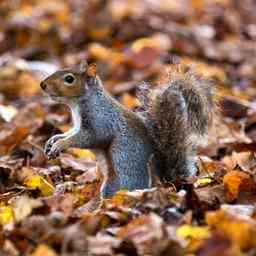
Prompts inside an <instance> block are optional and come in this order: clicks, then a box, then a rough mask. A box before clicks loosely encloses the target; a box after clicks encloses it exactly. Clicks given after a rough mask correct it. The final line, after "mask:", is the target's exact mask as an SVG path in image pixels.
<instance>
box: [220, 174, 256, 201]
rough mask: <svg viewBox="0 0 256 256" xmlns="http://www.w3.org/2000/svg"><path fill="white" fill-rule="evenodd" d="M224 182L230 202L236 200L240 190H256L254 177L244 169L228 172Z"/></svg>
mask: <svg viewBox="0 0 256 256" xmlns="http://www.w3.org/2000/svg"><path fill="white" fill-rule="evenodd" d="M223 184H224V186H225V188H226V190H227V194H226V195H227V200H228V202H233V201H234V200H236V199H237V197H238V195H239V192H240V191H242V190H243V191H249V192H255V188H256V184H255V182H254V181H253V179H252V177H251V176H250V175H249V174H248V173H245V172H242V171H231V172H228V173H227V174H226V175H225V176H224V178H223Z"/></svg>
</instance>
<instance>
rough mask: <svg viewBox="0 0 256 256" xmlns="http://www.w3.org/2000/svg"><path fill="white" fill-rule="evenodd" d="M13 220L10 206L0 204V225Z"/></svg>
mask: <svg viewBox="0 0 256 256" xmlns="http://www.w3.org/2000/svg"><path fill="white" fill-rule="evenodd" d="M13 221H14V213H13V210H12V208H11V207H10V206H6V205H2V206H0V225H2V226H3V225H6V224H9V223H11V222H13Z"/></svg>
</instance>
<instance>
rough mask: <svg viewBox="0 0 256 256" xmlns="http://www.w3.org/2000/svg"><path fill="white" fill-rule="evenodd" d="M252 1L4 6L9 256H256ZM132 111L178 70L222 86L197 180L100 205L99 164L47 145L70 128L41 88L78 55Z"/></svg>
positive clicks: (3, 251) (0, 162)
mask: <svg viewBox="0 0 256 256" xmlns="http://www.w3.org/2000/svg"><path fill="white" fill-rule="evenodd" d="M255 10H256V5H255V1H253V0H244V1H242V0H241V1H235V0H234V1H232V0H206V1H201V0H193V1H188V0H181V1H172V0H159V1H157V0H129V1H119V0H109V1H100V0H88V1H84V0H72V1H71V0H70V1H69V0H66V1H62V0H45V1H39V0H27V1H25V0H21V1H0V24H1V27H0V54H1V56H0V156H1V157H0V255H10V256H16V255H33V256H56V255H200V256H214V255H230V256H233V255H235V256H236V255H256V208H255V202H256V158H255V151H256V104H255V103H256V101H255V99H256V16H255ZM85 58H86V59H87V60H89V61H94V62H96V63H97V64H98V66H99V70H100V75H101V77H102V79H103V80H104V85H105V87H106V88H107V89H108V90H109V91H110V92H111V93H112V94H113V95H114V96H115V97H116V98H117V99H119V100H120V102H122V103H123V104H124V105H125V106H127V107H129V108H132V109H133V108H136V107H137V106H138V101H137V99H136V97H135V96H134V95H135V89H136V84H138V83H140V82H141V81H149V82H151V83H152V84H157V83H159V82H161V81H166V80H167V78H168V76H167V75H166V74H167V70H168V68H169V67H170V65H171V63H172V62H173V60H175V61H176V59H177V58H179V61H180V62H181V63H184V64H186V65H189V66H192V67H193V68H194V70H195V71H196V72H198V73H199V74H203V75H204V76H206V77H209V78H211V79H213V80H214V81H215V84H216V85H217V94H218V97H219V98H220V112H221V116H220V117H219V118H216V120H215V121H214V127H213V129H212V130H211V132H210V136H209V145H208V146H207V147H206V148H202V149H201V150H200V152H199V156H198V169H199V171H198V176H197V177H196V178H195V179H193V180H192V181H190V182H187V183H182V184H170V185H169V186H165V187H163V186H160V187H158V188H153V189H150V190H145V191H131V192H128V191H120V192H118V193H117V194H116V195H115V196H114V197H113V198H112V199H108V200H104V202H103V203H102V205H101V206H100V207H98V209H95V208H96V207H95V206H96V205H97V204H98V201H97V200H98V199H97V198H98V194H99V188H100V184H101V181H102V174H101V172H100V169H99V168H98V167H97V165H96V163H95V156H94V155H93V154H92V153H91V152H90V151H87V150H82V149H69V150H68V151H67V152H65V153H63V154H61V156H60V157H58V158H57V159H56V160H52V161H48V160H47V159H46V158H45V156H44V154H43V152H42V148H43V145H44V143H45V141H46V140H47V139H48V138H49V137H50V136H51V135H53V134H55V133H60V132H63V131H66V130H67V129H69V128H70V116H69V113H68V111H67V109H66V108H65V107H63V106H59V105H57V104H55V103H53V102H51V101H50V100H49V99H48V98H47V97H45V96H44V95H43V94H42V92H41V90H40V87H39V82H40V79H41V78H42V77H44V76H45V75H46V74H47V73H51V72H53V71H54V70H55V69H56V68H57V67H62V66H68V65H72V64H74V63H77V62H79V61H80V60H82V59H85Z"/></svg>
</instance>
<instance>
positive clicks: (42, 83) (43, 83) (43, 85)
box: [40, 81, 47, 90]
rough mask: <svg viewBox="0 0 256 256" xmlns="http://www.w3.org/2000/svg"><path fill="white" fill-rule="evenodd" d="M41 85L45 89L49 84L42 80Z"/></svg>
mask: <svg viewBox="0 0 256 256" xmlns="http://www.w3.org/2000/svg"><path fill="white" fill-rule="evenodd" d="M40 86H41V88H42V89H43V90H44V89H45V88H46V87H47V84H46V83H45V82H44V81H42V82H41V83H40Z"/></svg>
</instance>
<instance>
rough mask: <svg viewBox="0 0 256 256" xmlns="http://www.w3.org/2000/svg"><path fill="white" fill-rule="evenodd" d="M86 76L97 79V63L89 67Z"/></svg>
mask: <svg viewBox="0 0 256 256" xmlns="http://www.w3.org/2000/svg"><path fill="white" fill-rule="evenodd" d="M86 74H87V76H89V77H95V76H96V75H97V65H96V64H95V63H92V64H90V65H89V66H88V67H87V70H86Z"/></svg>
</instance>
